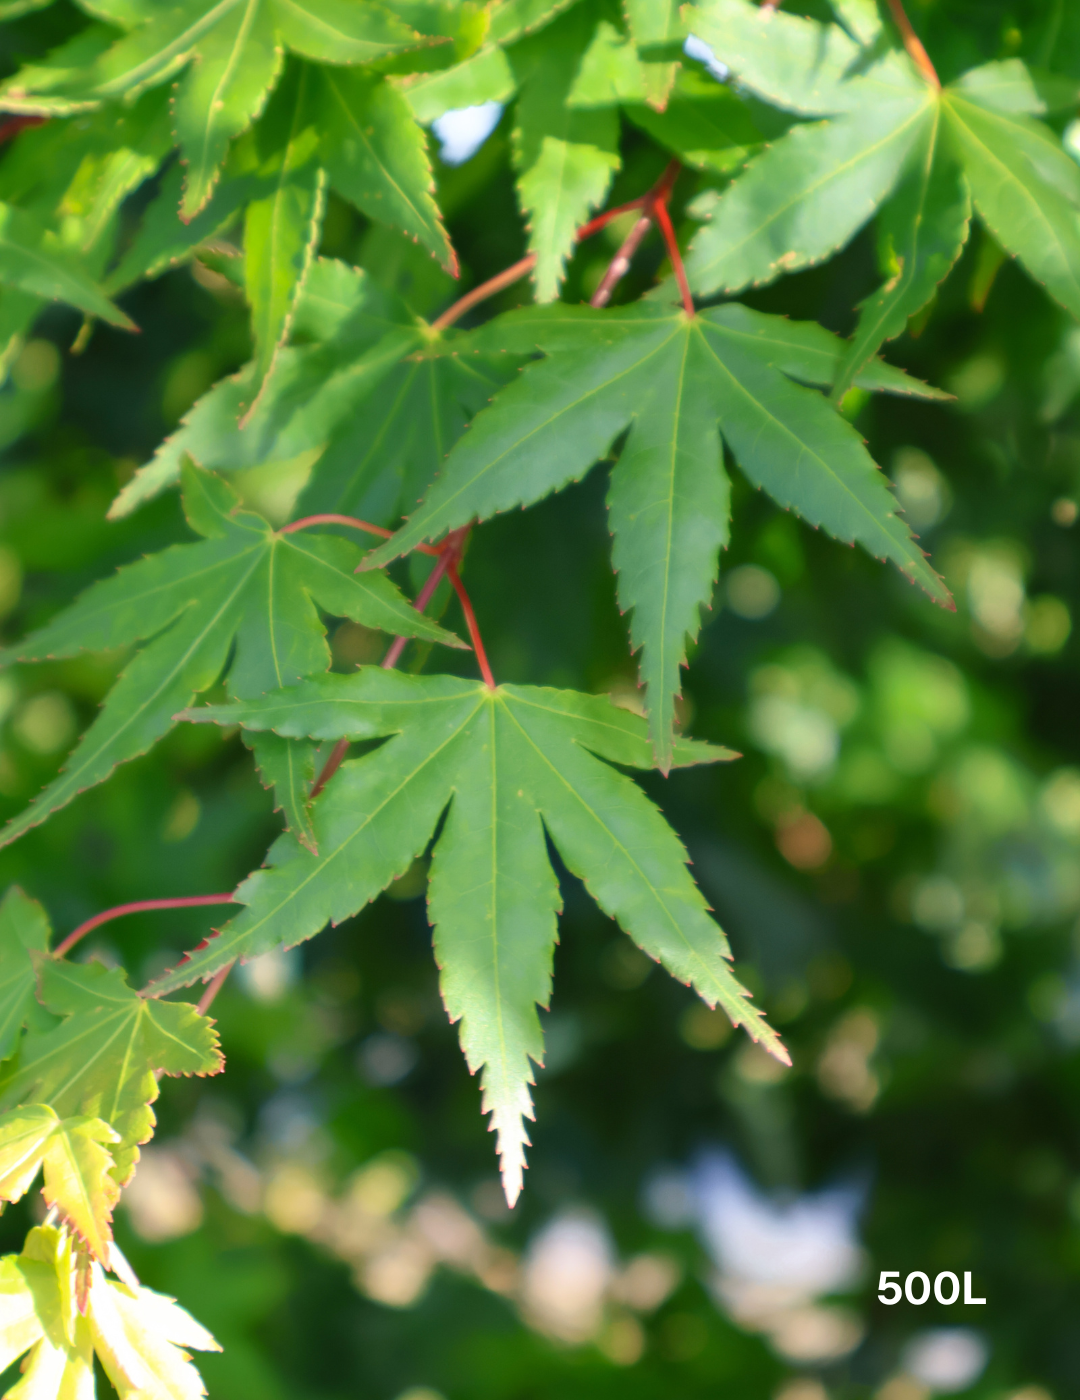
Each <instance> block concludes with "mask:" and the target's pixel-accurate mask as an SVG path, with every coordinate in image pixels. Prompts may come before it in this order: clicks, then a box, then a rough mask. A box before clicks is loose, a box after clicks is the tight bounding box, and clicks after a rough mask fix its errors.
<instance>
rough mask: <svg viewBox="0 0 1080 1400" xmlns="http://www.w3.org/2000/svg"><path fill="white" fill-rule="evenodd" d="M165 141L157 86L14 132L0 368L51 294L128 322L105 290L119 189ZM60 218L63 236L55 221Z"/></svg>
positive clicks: (129, 184) (154, 162) (2, 180)
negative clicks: (71, 119) (136, 97)
mask: <svg viewBox="0 0 1080 1400" xmlns="http://www.w3.org/2000/svg"><path fill="white" fill-rule="evenodd" d="M171 145H172V138H171V134H170V131H169V121H168V103H167V101H166V95H165V94H164V93H151V94H149V95H148V96H147V97H146V98H144V99H142V100H141V101H139V102H137V103H136V104H135V105H134V107H132V108H130V109H125V110H123V111H122V112H118V111H117V110H116V109H115V108H111V109H108V110H106V111H102V112H95V113H92V114H89V115H87V116H84V117H83V118H82V119H81V120H80V121H79V122H78V123H72V124H65V123H62V122H50V123H47V124H45V125H42V126H39V127H36V128H28V129H26V130H24V131H22V132H20V133H19V135H18V136H17V137H16V139H15V140H14V141H13V142H12V143H11V146H10V147H9V148H8V149H7V150H6V151H5V155H4V161H3V164H2V166H0V201H3V202H4V207H7V209H8V212H7V214H6V215H4V233H3V234H2V235H0V238H2V239H4V240H6V242H7V245H8V246H7V251H6V252H5V253H4V254H3V255H0V282H2V283H4V284H5V286H4V291H3V295H2V297H0V378H2V375H3V367H6V365H7V363H9V362H10V361H11V360H12V359H14V357H15V355H16V354H17V353H18V351H19V350H20V349H21V348H22V345H23V344H24V343H25V338H26V335H27V333H28V331H29V330H30V327H31V326H32V325H33V323H34V321H35V320H36V319H37V317H38V316H39V315H40V314H41V312H42V311H44V310H45V309H46V308H47V307H48V306H49V305H51V304H52V302H53V301H55V300H61V301H66V302H69V303H70V304H71V305H74V306H77V307H78V308H79V309H81V310H82V311H83V312H84V313H86V314H87V315H88V316H89V315H99V316H102V317H103V318H104V319H107V320H110V321H112V323H113V324H116V325H122V326H126V327H127V328H129V329H130V328H131V324H132V323H131V321H130V320H129V319H128V318H127V317H126V316H125V315H124V313H123V312H122V311H120V309H119V308H118V307H117V306H116V305H115V304H114V303H113V302H112V301H110V300H109V299H108V298H109V297H111V296H112V295H113V294H114V293H115V292H116V290H117V288H116V287H113V286H111V285H109V280H108V278H107V277H105V276H103V274H104V272H105V269H106V267H107V265H108V263H109V261H110V259H111V258H112V256H113V253H114V250H115V246H116V233H117V229H118V226H119V217H118V215H119V209H120V205H121V204H122V203H123V201H124V199H125V198H126V197H127V195H129V194H130V193H131V191H132V190H133V189H135V188H136V187H137V186H138V185H139V184H141V183H142V181H143V180H145V179H146V177H147V176H148V175H151V174H152V173H153V172H154V171H155V170H156V169H157V167H158V166H159V165H160V163H161V161H162V159H163V158H164V156H165V155H166V154H167V152H168V150H169V149H170V147H171ZM58 227H61V228H62V230H63V233H62V237H57V235H56V230H57V228H58Z"/></svg>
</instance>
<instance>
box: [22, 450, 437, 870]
mask: <svg viewBox="0 0 1080 1400" xmlns="http://www.w3.org/2000/svg"><path fill="white" fill-rule="evenodd" d="M183 500H184V509H185V512H186V515H187V519H188V523H189V524H190V525H191V527H192V529H193V530H194V531H195V532H196V533H197V534H199V535H202V536H203V539H202V540H201V541H200V542H199V543H196V544H190V545H179V546H175V547H173V548H172V549H169V550H166V551H164V552H163V553H161V554H156V555H152V556H150V557H149V558H146V559H143V560H140V561H139V562H138V563H137V564H132V565H129V566H127V567H126V568H123V569H121V570H120V571H119V572H118V573H117V574H116V575H115V576H114V577H113V578H111V579H107V580H105V581H103V582H101V583H98V584H95V585H94V586H93V587H92V588H90V589H89V590H88V591H87V592H86V593H84V594H83V595H82V596H81V597H80V598H79V599H78V600H77V601H76V602H75V603H74V604H73V605H72V607H70V608H69V609H67V610H66V611H65V612H63V613H61V614H60V616H59V617H57V618H56V619H54V621H52V622H51V623H49V624H47V625H46V626H45V627H43V628H42V629H41V630H40V631H38V632H36V633H34V634H33V635H32V636H31V637H29V638H27V639H26V640H25V641H23V642H22V643H20V644H18V645H16V646H14V647H12V648H10V649H9V650H8V651H7V652H6V653H4V654H3V660H5V661H7V662H11V661H15V660H20V661H33V660H43V659H45V658H49V657H59V656H74V655H77V654H78V653H79V652H82V651H97V650H106V649H109V648H113V647H121V646H128V645H130V644H132V643H134V642H137V641H141V640H144V639H149V641H148V644H147V645H146V646H145V647H144V648H143V649H142V650H141V651H140V652H138V654H137V655H136V656H135V657H134V659H133V660H132V661H131V662H130V663H129V664H128V666H127V667H126V668H125V670H124V671H123V673H122V674H121V676H120V679H119V680H118V681H117V682H116V685H115V686H114V687H113V689H112V690H111V691H110V692H109V695H108V696H107V698H106V700H105V703H104V706H103V708H102V711H101V714H100V715H99V716H98V718H97V719H96V720H95V721H94V723H93V724H92V725H91V726H90V728H89V729H88V730H87V732H86V734H85V735H84V736H83V738H82V740H81V741H80V743H79V745H78V746H77V747H76V749H75V751H74V753H73V754H72V755H71V757H70V758H69V760H68V762H67V765H66V767H65V768H64V770H63V771H62V772H61V774H60V775H59V777H57V778H56V779H55V780H54V781H53V782H52V783H51V784H50V785H49V786H48V787H47V788H46V789H45V791H44V792H43V793H41V794H40V795H39V796H38V797H37V798H36V799H35V800H34V801H33V802H32V803H31V804H30V806H29V807H28V808H26V809H25V810H24V811H23V812H22V813H21V814H20V815H19V816H17V817H15V818H14V819H13V820H12V821H11V822H9V823H8V825H7V827H6V828H5V829H4V830H3V832H2V833H0V844H6V843H7V842H10V841H13V840H15V838H16V837H18V836H20V835H22V833H23V832H24V831H26V830H28V829H29V828H30V827H32V826H35V825H36V824H37V823H39V822H41V821H43V820H44V819H45V818H46V817H47V816H48V815H49V814H50V813H51V812H54V811H56V810H57V808H59V807H62V806H64V805H65V804H66V803H67V802H70V801H71V800H72V798H73V797H75V796H76V795H77V794H78V793H79V792H82V791H83V790H84V789H85V788H87V787H90V786H92V785H93V784H95V783H99V782H102V781H103V780H104V779H105V778H107V777H108V775H109V774H110V773H111V772H112V770H113V768H115V767H116V765H117V764H118V763H123V762H125V761H127V760H128V759H131V758H134V757H136V756H137V755H138V754H140V753H143V752H145V751H146V750H147V749H148V748H149V747H150V746H151V745H152V744H154V743H155V742H156V741H157V740H158V739H159V738H161V736H162V735H163V734H165V733H166V732H167V731H168V730H169V729H170V728H171V726H172V723H173V716H174V715H175V714H176V712H177V711H178V710H181V709H183V708H184V706H185V705H187V704H190V702H191V699H192V697H193V696H194V695H195V693H196V692H198V691H200V690H204V689H206V687H207V686H209V685H212V684H213V683H214V681H215V680H217V678H218V677H219V676H220V675H221V673H222V671H223V670H224V669H225V666H226V662H227V660H228V658H229V656H230V653H231V650H232V648H233V646H234V643H235V649H236V650H235V657H234V658H233V660H232V663H231V666H230V669H229V686H230V688H231V690H232V691H233V693H234V694H238V695H257V694H259V693H261V692H262V691H265V690H268V689H270V688H272V687H274V686H277V685H282V684H289V683H290V682H291V681H295V680H299V679H300V678H301V677H302V676H307V675H311V674H312V673H313V672H317V671H320V670H326V669H328V667H329V665H330V654H329V650H328V647H327V644H326V633H325V628H324V627H323V624H322V622H321V621H320V619H319V614H318V612H317V609H316V604H318V606H319V607H322V608H323V609H325V611H326V612H328V613H331V614H333V615H335V616H338V617H348V618H351V619H352V620H353V621H355V622H361V623H363V624H364V625H365V626H368V627H374V628H378V629H381V630H383V631H387V632H390V633H396V634H400V635H403V636H409V637H417V636H419V637H426V638H428V639H429V640H432V641H443V642H451V643H454V642H455V641H456V639H454V638H452V637H451V636H450V635H449V634H448V633H446V632H443V631H442V630H441V629H440V628H439V627H437V626H436V625H435V624H434V623H431V622H428V621H426V620H425V619H424V618H422V617H421V616H420V615H419V614H418V613H417V612H416V611H415V610H414V609H413V608H412V607H410V605H409V604H408V603H407V602H406V600H405V599H404V597H402V595H401V594H400V593H399V592H398V590H397V589H396V588H395V587H394V586H393V584H391V583H390V581H389V580H388V579H386V578H385V577H375V578H373V579H363V578H357V577H356V576H355V575H354V573H353V570H354V569H355V567H356V564H357V563H358V561H359V559H360V557H361V550H360V547H359V546H358V545H356V544H354V543H353V542H352V541H351V540H346V539H342V538H340V537H337V536H330V535H322V534H314V533H312V534H301V533H296V534H290V535H280V534H277V533H276V532H275V531H274V530H272V529H271V528H270V527H269V525H267V523H266V522H265V521H264V520H262V519H261V518H260V517H259V516H256V515H253V514H250V513H248V512H245V511H241V510H240V509H239V501H238V499H237V497H236V496H235V494H234V493H233V491H232V490H231V488H230V487H229V486H227V485H226V484H225V483H224V482H223V481H221V480H220V479H218V478H215V477H213V476H212V475H210V474H209V473H208V472H205V471H202V470H201V469H200V468H198V467H196V466H194V465H193V464H190V463H189V464H188V465H187V466H186V468H185V475H184V496H183ZM279 798H280V794H279ZM289 815H290V817H291V818H292V819H293V820H294V821H296V820H300V815H301V814H300V813H298V812H295V811H292V812H290V813H289Z"/></svg>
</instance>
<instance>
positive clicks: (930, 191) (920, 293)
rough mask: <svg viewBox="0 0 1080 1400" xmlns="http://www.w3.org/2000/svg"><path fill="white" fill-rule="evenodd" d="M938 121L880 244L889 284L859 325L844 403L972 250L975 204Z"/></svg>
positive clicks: (888, 216)
mask: <svg viewBox="0 0 1080 1400" xmlns="http://www.w3.org/2000/svg"><path fill="white" fill-rule="evenodd" d="M940 129H941V119H940V117H939V116H937V115H935V120H934V124H933V126H932V128H931V129H930V130H929V131H928V133H927V136H926V141H925V144H924V145H923V146H922V147H921V148H919V149H917V150H916V152H915V155H916V159H915V161H914V162H913V168H912V169H911V170H910V171H909V173H908V174H907V176H906V177H905V178H904V180H903V181H902V183H901V184H900V187H899V188H898V189H897V191H896V195H895V197H894V198H893V199H891V200H890V201H889V202H888V204H887V205H886V206H885V208H884V209H883V210H882V213H881V216H880V220H879V228H878V241H879V244H880V247H881V250H882V254H883V257H882V262H883V265H884V267H883V270H885V271H887V273H888V280H887V281H886V282H885V284H884V285H883V286H882V287H881V289H880V290H879V291H878V292H877V293H876V294H875V295H874V296H872V297H870V298H868V299H867V300H866V301H865V302H864V303H863V304H862V307H861V308H860V315H859V324H858V327H857V328H856V331H855V334H854V335H853V336H852V339H851V347H850V349H849V350H848V353H847V355H846V356H845V358H844V365H843V368H842V369H841V371H840V374H839V376H838V377H837V380H836V383H835V384H834V386H833V397H834V398H836V399H840V398H841V397H842V396H843V395H844V394H845V393H846V392H847V390H848V388H849V387H850V385H851V383H852V381H853V380H854V378H855V376H856V375H857V374H858V373H859V372H860V371H861V370H862V368H863V366H864V365H865V364H866V363H867V361H868V360H869V359H870V358H871V357H872V356H873V355H875V354H876V353H877V351H878V350H879V349H880V347H881V346H882V345H883V344H884V343H885V341H887V340H892V339H894V338H895V337H896V336H898V335H900V333H901V332H902V331H903V330H904V329H905V327H906V326H907V322H908V317H909V316H914V315H915V314H916V312H918V311H921V310H922V308H923V307H924V306H925V305H926V303H927V302H928V301H929V300H930V298H931V297H932V296H933V295H934V293H935V291H936V290H937V287H938V284H939V283H940V282H943V281H944V280H945V278H946V277H947V276H948V275H949V273H950V272H951V271H952V268H953V266H954V265H955V263H956V260H957V259H958V258H959V256H960V254H961V253H962V252H963V249H964V244H965V243H966V242H967V236H968V227H969V224H970V221H971V196H970V194H969V193H968V186H967V181H966V180H965V179H964V174H963V171H962V170H961V169H960V167H959V165H958V164H957V163H956V161H955V160H954V159H953V158H952V154H951V152H949V151H946V150H943V149H942V146H943V144H944V143H943V142H942V140H941V134H940Z"/></svg>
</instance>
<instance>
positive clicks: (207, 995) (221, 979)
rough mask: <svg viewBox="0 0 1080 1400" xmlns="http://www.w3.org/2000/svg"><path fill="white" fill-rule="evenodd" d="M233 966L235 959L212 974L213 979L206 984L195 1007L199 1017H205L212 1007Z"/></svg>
mask: <svg viewBox="0 0 1080 1400" xmlns="http://www.w3.org/2000/svg"><path fill="white" fill-rule="evenodd" d="M235 966H236V959H235V958H234V959H233V961H232V962H231V963H226V964H225V966H224V967H223V968H221V969H219V971H217V972H215V973H214V975H213V977H212V978H211V979H210V981H209V982H208V983H207V986H206V991H205V992H203V994H202V996H201V997H200V998H199V1004H198V1006H196V1008H195V1010H196V1011H197V1012H198V1013H199V1015H200V1016H205V1015H206V1013H207V1012H208V1011H209V1010H210V1007H211V1006H212V1005H213V1001H214V998H215V997H216V996H217V994H218V992H220V991H221V989H222V987H223V986H224V985H225V978H226V977H228V975H229V973H230V972H231V971H232V970H233V968H234V967H235Z"/></svg>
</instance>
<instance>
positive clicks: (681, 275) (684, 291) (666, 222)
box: [653, 195, 694, 316]
mask: <svg viewBox="0 0 1080 1400" xmlns="http://www.w3.org/2000/svg"><path fill="white" fill-rule="evenodd" d="M653 209H654V210H655V212H656V222H657V223H658V224H659V225H660V232H661V233H662V234H663V235H664V242H665V243H666V244H667V250H668V256H669V257H670V258H671V265H672V267H673V268H674V269H675V280H676V282H678V284H679V292H680V293H681V295H682V304H683V310H684V311H685V312H686V314H687V315H688V316H692V315H693V314H694V298H693V297H692V296H691V295H690V283H689V282H688V281H687V280H686V269H685V268H684V267H683V261H682V254H681V253H680V252H679V244H678V241H677V240H676V238H675V230H674V229H673V228H672V227H671V216H670V215H669V214H668V210H667V196H666V195H665V196H664V197H662V198H661V199H658V200H656V201H655V203H654V204H653Z"/></svg>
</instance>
